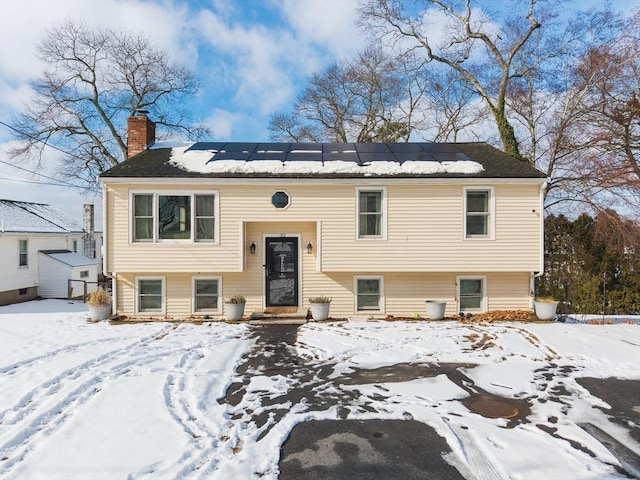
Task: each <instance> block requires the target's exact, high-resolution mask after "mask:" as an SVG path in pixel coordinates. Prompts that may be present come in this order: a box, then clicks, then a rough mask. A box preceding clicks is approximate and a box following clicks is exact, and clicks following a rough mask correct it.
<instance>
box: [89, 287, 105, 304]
mask: <svg viewBox="0 0 640 480" xmlns="http://www.w3.org/2000/svg"><path fill="white" fill-rule="evenodd" d="M110 303H111V299H110V298H109V294H108V293H107V292H106V291H104V290H102V289H101V288H99V289H98V290H96V291H95V292H91V293H90V294H89V295H87V305H91V306H92V307H97V306H99V305H109V304H110Z"/></svg>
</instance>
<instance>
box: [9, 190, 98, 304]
mask: <svg viewBox="0 0 640 480" xmlns="http://www.w3.org/2000/svg"><path fill="white" fill-rule="evenodd" d="M86 207H87V208H85V223H89V221H91V222H92V221H93V206H86ZM89 213H90V215H89ZM101 249H102V235H101V234H95V232H93V224H91V226H88V225H86V226H85V227H84V228H83V223H82V222H81V221H78V220H76V219H74V218H72V217H71V216H69V215H67V214H66V213H64V212H63V211H61V210H59V209H57V208H55V207H52V206H50V205H46V204H42V203H32V202H19V201H13V200H2V199H0V305H7V304H10V303H16V302H22V301H27V300H32V299H34V298H36V297H38V296H43V297H52V298H67V295H68V279H75V280H77V281H75V282H72V284H73V287H74V295H81V294H82V291H83V290H84V289H83V288H82V285H83V284H84V282H88V284H89V285H91V286H92V287H93V288H95V285H96V283H95V282H97V280H98V278H97V277H98V273H99V272H100V270H101V269H100V265H101ZM51 251H55V252H58V254H51ZM40 252H43V253H42V254H41V253H40ZM45 252H49V253H48V254H46V253H45ZM61 252H65V253H66V254H67V255H64V254H62V255H61ZM91 255H94V256H95V257H94V258H89V256H91ZM51 262H55V264H59V265H57V266H54V264H53V263H51ZM64 265H66V266H64Z"/></svg>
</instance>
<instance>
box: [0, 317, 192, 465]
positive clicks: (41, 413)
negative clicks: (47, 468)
mask: <svg viewBox="0 0 640 480" xmlns="http://www.w3.org/2000/svg"><path fill="white" fill-rule="evenodd" d="M174 329H175V326H173V325H169V326H167V327H165V328H164V329H162V330H160V331H156V332H154V333H153V334H150V335H148V336H146V337H143V338H141V339H139V340H138V341H136V342H133V343H132V344H129V345H126V346H124V347H121V348H117V349H115V350H111V351H109V352H107V353H105V354H102V355H100V356H98V357H96V358H93V359H91V360H88V361H86V362H83V363H81V364H79V365H77V366H75V367H73V368H69V369H66V370H64V371H63V372H61V373H60V374H58V375H56V376H55V377H53V378H51V379H49V380H47V381H45V382H43V383H41V384H40V385H38V386H37V387H35V388H34V389H32V390H31V391H30V392H28V393H26V394H25V395H24V396H23V397H22V398H21V399H20V400H19V401H18V403H17V404H16V405H14V406H13V407H11V408H9V409H6V410H4V411H2V412H0V424H1V425H2V426H3V430H4V431H5V433H4V435H3V436H4V437H8V440H6V441H5V442H4V443H3V444H2V445H0V451H1V452H2V459H3V460H2V463H1V464H0V474H6V473H8V472H9V471H10V470H11V469H12V468H13V467H15V466H16V465H17V464H18V463H19V462H20V461H21V460H22V459H23V458H24V457H25V455H27V454H28V453H29V452H30V451H31V450H32V449H33V444H34V440H35V439H37V438H40V437H41V436H49V435H51V434H52V433H53V432H55V431H56V430H58V429H59V428H61V427H62V426H63V425H64V423H65V422H66V421H67V419H68V418H70V417H71V416H72V415H73V414H74V411H75V410H77V408H78V407H79V406H81V405H83V404H84V403H86V402H87V401H88V400H89V399H90V398H91V397H92V396H93V395H95V394H97V393H99V392H100V391H101V390H102V387H101V385H102V384H103V383H109V382H112V381H114V380H115V379H117V378H118V377H121V376H123V375H125V374H127V373H129V372H130V371H131V370H132V368H133V367H135V366H142V365H145V364H148V363H152V362H154V361H156V360H158V359H162V358H165V357H166V356H168V355H172V354H175V353H176V352H179V351H182V350H183V348H184V347H183V346H178V347H174V348H173V349H169V350H167V349H162V350H159V351H158V352H157V353H155V354H154V353H153V352H150V350H149V346H150V345H151V344H153V343H154V342H156V341H158V340H161V339H163V338H164V337H166V336H167V335H169V334H170V333H171V331H173V330H174ZM123 358H124V360H122V359H123ZM96 372H97V373H96ZM61 390H68V391H65V393H64V394H59V393H58V392H60V391H61ZM60 395H62V397H61V398H58V397H59V396H60ZM35 443H37V442H35Z"/></svg>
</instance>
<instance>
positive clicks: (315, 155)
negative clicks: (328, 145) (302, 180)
mask: <svg viewBox="0 0 640 480" xmlns="http://www.w3.org/2000/svg"><path fill="white" fill-rule="evenodd" d="M292 150H293V149H292ZM296 161H297V162H321V161H322V153H321V152H313V151H311V152H309V151H307V152H290V153H289V154H288V155H287V158H286V159H285V162H296Z"/></svg>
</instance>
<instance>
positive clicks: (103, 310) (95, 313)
mask: <svg viewBox="0 0 640 480" xmlns="http://www.w3.org/2000/svg"><path fill="white" fill-rule="evenodd" d="M86 303H87V305H88V307H89V317H90V318H91V320H93V321H94V322H98V321H100V320H106V319H107V318H109V316H111V298H110V297H109V294H108V293H107V292H106V291H105V290H103V289H102V288H99V289H98V290H95V291H93V292H91V293H90V294H89V295H87V301H86Z"/></svg>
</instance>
